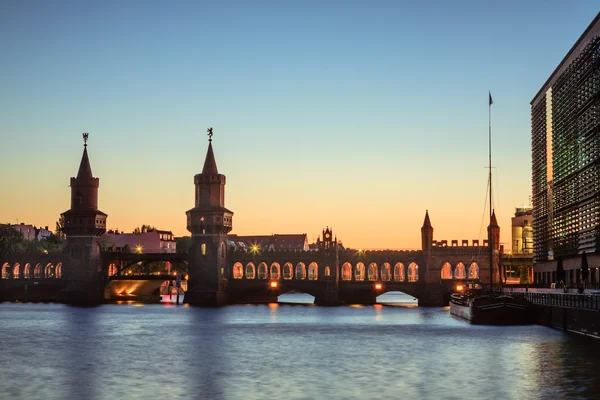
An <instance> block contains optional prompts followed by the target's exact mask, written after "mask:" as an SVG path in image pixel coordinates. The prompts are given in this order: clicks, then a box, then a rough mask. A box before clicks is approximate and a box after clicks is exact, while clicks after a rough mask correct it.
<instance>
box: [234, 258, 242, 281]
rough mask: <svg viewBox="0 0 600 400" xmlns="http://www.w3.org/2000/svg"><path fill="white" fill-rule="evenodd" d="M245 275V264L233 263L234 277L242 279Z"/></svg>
mask: <svg viewBox="0 0 600 400" xmlns="http://www.w3.org/2000/svg"><path fill="white" fill-rule="evenodd" d="M243 277H244V266H243V265H242V263H239V262H236V263H235V264H233V279H242V278H243Z"/></svg>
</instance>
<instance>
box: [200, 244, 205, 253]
mask: <svg viewBox="0 0 600 400" xmlns="http://www.w3.org/2000/svg"><path fill="white" fill-rule="evenodd" d="M200 254H202V255H203V256H205V255H206V243H202V244H201V245H200Z"/></svg>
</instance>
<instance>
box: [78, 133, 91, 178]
mask: <svg viewBox="0 0 600 400" xmlns="http://www.w3.org/2000/svg"><path fill="white" fill-rule="evenodd" d="M88 137H89V133H84V134H83V156H81V163H80V164H79V172H77V179H82V178H83V179H87V178H93V175H92V167H91V166H90V159H89V158H88V153H87V141H88Z"/></svg>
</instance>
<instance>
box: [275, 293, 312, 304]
mask: <svg viewBox="0 0 600 400" xmlns="http://www.w3.org/2000/svg"><path fill="white" fill-rule="evenodd" d="M277 302H278V303H288V304H306V305H311V304H314V303H315V298H314V296H312V295H310V294H308V293H301V292H293V293H282V294H280V295H279V296H278V297H277Z"/></svg>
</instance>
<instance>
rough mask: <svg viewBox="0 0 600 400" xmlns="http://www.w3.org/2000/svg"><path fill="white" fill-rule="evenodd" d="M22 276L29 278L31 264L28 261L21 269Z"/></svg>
mask: <svg viewBox="0 0 600 400" xmlns="http://www.w3.org/2000/svg"><path fill="white" fill-rule="evenodd" d="M23 278H31V265H30V264H29V263H27V264H25V269H24V270H23Z"/></svg>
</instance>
